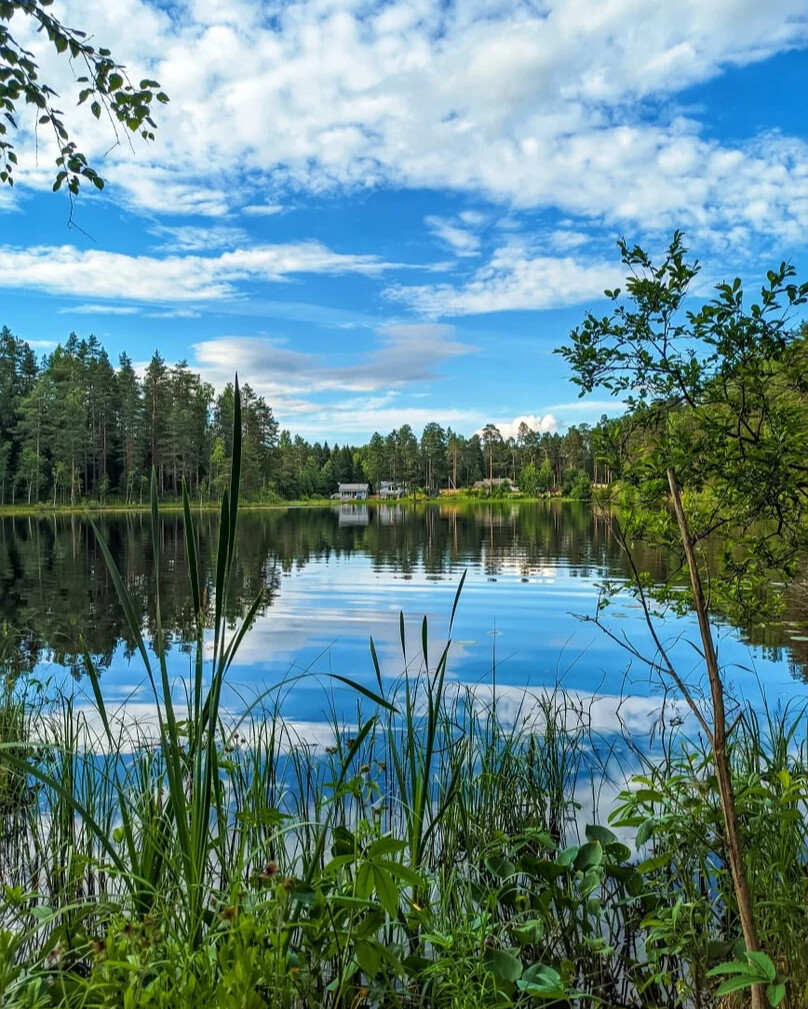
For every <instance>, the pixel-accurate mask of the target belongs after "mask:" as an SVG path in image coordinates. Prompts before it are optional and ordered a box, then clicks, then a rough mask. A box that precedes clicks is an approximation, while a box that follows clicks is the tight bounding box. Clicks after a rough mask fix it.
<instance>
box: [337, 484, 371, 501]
mask: <svg viewBox="0 0 808 1009" xmlns="http://www.w3.org/2000/svg"><path fill="white" fill-rule="evenodd" d="M337 493H338V494H339V499H340V501H366V500H367V498H368V484H366V483H341V484H340V485H339V490H338V492H337Z"/></svg>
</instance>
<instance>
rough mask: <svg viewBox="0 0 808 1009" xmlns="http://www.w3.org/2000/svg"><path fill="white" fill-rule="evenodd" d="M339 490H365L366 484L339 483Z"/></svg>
mask: <svg viewBox="0 0 808 1009" xmlns="http://www.w3.org/2000/svg"><path fill="white" fill-rule="evenodd" d="M339 489H340V490H341V491H343V490H367V489H368V484H366V483H341V484H340V485H339Z"/></svg>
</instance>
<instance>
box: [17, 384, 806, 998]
mask: <svg viewBox="0 0 808 1009" xmlns="http://www.w3.org/2000/svg"><path fill="white" fill-rule="evenodd" d="M239 415H240V401H239V396H238V392H236V431H235V446H236V451H235V452H234V457H235V458H236V459H238V458H239V452H238V450H237V449H238V445H239V439H240V434H239V427H240V424H239ZM184 508H185V523H186V538H187V553H188V558H189V574H190V578H191V588H192V593H193V599H194V607H195V612H196V614H197V622H196V641H195V650H194V653H193V675H192V676H191V678H190V682H189V684H188V686H187V690H186V698H185V704H184V705H183V706H182V707H180V706H179V705H178V704H177V703H175V701H174V700H173V697H172V683H171V682H170V679H169V675H168V670H167V663H166V650H165V642H164V639H163V633H162V626H161V621H160V600H159V594H158V596H157V598H156V601H155V607H156V624H155V626H156V640H155V653H156V657H157V658H156V664H153V660H152V658H151V657H150V655H149V653H148V651H147V649H146V646H145V643H144V641H143V639H142V636H141V629H140V628H139V627H138V626H137V624H136V621H135V620H134V618H133V608H132V606H131V604H130V603H129V599H128V595H127V591H126V586H125V583H124V581H123V578H122V576H121V575H120V573H119V572H118V571H117V569H116V568H115V565H114V563H113V561H112V558H111V557H110V556H109V553H108V551H106V548H105V547H104V552H105V556H106V558H107V563H108V564H109V566H110V572H111V576H112V578H113V580H114V582H115V585H116V588H117V590H118V594H119V597H120V600H121V605H122V607H123V609H124V612H125V613H126V616H127V620H128V621H129V624H130V631H131V633H132V634H133V636H134V640H135V641H136V642H137V646H138V650H139V651H140V655H141V659H142V661H143V662H144V667H145V669H146V674H147V678H148V682H149V685H150V688H151V691H152V696H153V699H154V702H155V706H156V710H157V714H158V719H157V725H156V731H155V735H156V739H153V738H151V737H150V736H149V734H148V733H147V731H146V730H145V728H144V727H141V726H138V725H134V726H126V725H122V724H120V723H119V722H118V720H117V719H116V718H115V717H114V713H112V712H110V711H108V709H107V707H106V705H105V702H104V698H103V695H102V691H101V686H100V682H99V677H98V674H97V672H96V670H95V669H94V667H93V664H92V662H91V660H90V658H89V656H88V655H87V654H86V650H85V666H86V670H87V676H88V679H89V682H90V684H91V687H92V690H93V692H94V699H95V706H94V711H93V712H90V713H88V712H83V713H82V712H78V711H76V710H75V709H74V708H73V706H72V702H71V700H70V699H64V700H63V701H62V703H61V705H60V706H59V707H57V709H56V711H55V713H51V714H50V715H49V716H48V719H47V732H46V731H45V729H44V728H43V719H38V718H37V719H36V721H37V724H36V725H35V726H34V727H33V732H31V730H30V728H29V729H26V731H25V732H24V733H21V738H19V739H8V738H7V739H6V740H5V741H4V742H2V743H0V754H2V757H3V760H4V765H3V767H4V768H5V769H7V770H9V771H10V772H11V773H13V774H14V775H17V776H19V780H21V781H25V783H26V788H27V787H28V785H29V784H33V785H34V786H35V788H36V790H37V799H38V801H37V802H36V803H31V802H28V803H24V804H23V805H22V806H21V807H20V810H18V812H19V813H20V816H21V817H22V819H21V820H18V823H19V824H20V825H21V827H22V830H21V831H19V832H18V833H17V834H16V835H14V837H12V838H11V841H10V844H6V846H5V847H4V849H3V854H4V858H6V859H7V863H6V864H8V865H9V866H11V863H13V873H12V872H11V871H10V872H9V874H8V875H7V874H6V873H4V877H3V878H4V882H5V881H9V885H7V886H6V888H5V890H4V893H3V899H2V907H0V916H2V917H1V919H0V921H1V924H0V996H2V999H3V1005H4V1006H8V1007H13V1009H22V1007H26V1009H30V1007H31V1006H40V1005H41V1006H45V1005H67V1006H77V1007H78V1006H109V1007H112V1006H120V1005H124V1006H127V1007H132V1009H135V1007H140V1006H144V1007H146V1006H149V1007H153V1006H156V1007H166V1009H168V1007H171V1009H176V1007H180V1009H184V1007H188V1009H191V1007H192V1006H198V1005H200V1004H205V1003H208V1004H210V1005H211V1006H213V1007H220V1006H221V1007H225V1006H227V1007H231V1006H232V1007H241V1006H244V1007H249V1009H262V1007H269V1006H271V1007H273V1009H274V1007H278V1009H304V1007H305V1009H309V1007H312V1009H314V1007H323V1009H348V1007H352V1009H358V1007H360V1006H368V1007H370V1006H375V1007H379V1009H382V1007H383V1009H388V1007H389V1009H393V1007H396V1009H399V1007H400V1009H414V1007H416V1006H418V1007H433V1006H434V1007H440V1009H444V1007H456V1009H461V1007H462V1009H465V1007H468V1006H471V1005H474V1006H477V1005H484V1006H496V1007H499V1006H513V1005H518V1006H529V1005H530V1006H532V1005H535V1004H542V1003H543V1004H545V1005H551V1006H552V1005H562V1004H568V1003H570V1002H581V1003H583V1004H586V1005H592V1006H594V1005H596V1004H597V1005H602V1004H611V1005H621V1006H623V1005H640V1004H646V1005H659V1006H674V1005H681V1004H690V1003H692V1004H695V1005H698V1006H706V1005H710V1004H712V1001H713V1000H714V998H715V991H716V988H717V983H718V982H717V981H715V980H712V979H711V978H709V977H708V974H707V971H708V969H709V967H710V966H711V965H712V963H713V962H714V961H715V960H716V959H720V958H722V957H726V956H727V955H728V953H729V952H731V946H732V943H733V942H734V941H735V939H736V938H737V934H738V930H737V922H736V917H735V912H734V909H733V904H732V891H731V887H730V886H729V885H728V881H727V875H726V871H725V870H724V868H723V859H722V853H721V851H720V849H719V848H718V847H717V843H716V838H717V837H719V836H720V833H719V831H718V830H717V824H718V823H719V820H718V807H717V800H716V794H715V785H714V782H713V781H712V779H711V778H710V776H709V773H708V766H709V765H708V762H707V761H706V759H705V760H700V757H699V754H698V753H697V752H694V750H693V749H692V747H691V748H690V749H689V750H688V751H687V752H686V753H685V754H684V755H683V756H679V755H678V754H676V753H674V751H673V750H671V751H669V752H668V754H667V755H666V757H665V759H664V760H663V762H662V763H661V764H660V765H653V766H649V768H648V769H647V772H646V774H645V778H646V781H645V782H640V787H636V786H635V787H632V788H631V789H629V790H627V791H626V793H625V794H624V796H623V797H622V800H621V806H620V808H619V810H618V813H617V816H616V820H615V822H616V823H617V824H621V825H624V826H626V827H628V828H630V829H632V830H638V831H639V832H640V834H641V835H642V836H641V840H642V842H643V845H642V846H641V847H642V848H643V850H642V853H641V855H640V856H639V858H640V860H639V861H638V859H637V858H634V857H633V856H632V852H631V851H630V849H629V848H628V847H627V846H626V845H624V844H622V843H621V841H620V840H619V839H618V838H617V837H616V836H615V834H614V833H613V832H612V831H611V830H609V829H607V828H605V827H603V826H598V825H596V824H595V825H589V826H587V827H586V829H585V831H584V832H583V835H582V836H581V837H580V838H579V837H577V835H576V829H577V826H578V824H577V819H576V813H577V809H576V800H575V795H576V785H577V784H578V782H579V780H580V778H581V776H582V775H584V774H585V773H586V770H587V762H586V761H587V759H588V755H589V754H590V753H591V751H592V746H591V740H590V739H589V737H588V733H587V728H586V717H585V716H586V713H585V711H581V710H577V709H576V708H575V706H574V705H573V704H572V702H571V700H570V698H569V697H567V696H566V695H564V694H563V693H556V694H550V695H545V696H542V697H541V698H540V699H539V701H538V703H539V704H540V705H541V706H543V710H542V711H541V713H540V716H539V717H538V718H536V717H535V713H534V716H533V717H531V718H530V719H527V720H525V719H521V718H519V717H517V718H516V719H515V720H514V724H513V725H512V727H511V728H508V727H506V726H505V725H503V723H502V721H501V719H500V718H499V717H498V716H497V711H496V705H495V703H494V701H493V700H492V701H491V702H490V703H488V704H486V703H484V702H481V699H480V696H479V695H478V694H476V693H475V692H474V691H473V690H463V689H458V688H456V687H454V686H451V685H450V684H449V682H448V681H447V675H446V674H447V662H448V654H449V651H448V649H449V645H448V644H447V646H446V648H445V649H444V650H443V651H442V652H441V655H440V657H439V659H438V662H437V663H436V664H435V666H434V667H433V666H431V665H430V663H429V661H428V656H429V648H428V644H429V640H428V639H429V628H428V626H427V623H426V621H424V623H423V625H422V635H421V649H420V654H418V655H416V656H408V655H407V650H406V642H405V638H404V633H403V617H402V623H401V644H402V651H403V658H404V672H403V674H402V676H401V677H400V679H399V680H398V681H395V682H393V683H387V681H385V679H384V678H383V677H382V674H381V669H380V664H379V661H378V658H377V655H376V650H375V646H374V645H373V644H372V643H371V661H372V663H373V668H374V670H375V674H376V688H375V689H374V690H368V689H367V688H364V687H361V686H357V685H356V684H353V683H352V682H351V681H343V682H347V683H348V684H349V685H350V686H352V687H354V688H355V689H356V691H357V715H356V727H355V728H354V729H352V730H351V731H350V732H347V731H345V730H344V728H343V726H342V724H341V723H340V721H339V719H338V717H337V715H336V712H334V713H333V715H332V717H333V731H334V746H333V748H332V750H333V752H331V753H329V754H326V755H325V756H322V755H320V754H318V753H315V752H313V751H312V749H311V748H310V747H307V746H306V745H305V744H302V743H301V742H300V740H298V739H297V738H296V737H295V735H294V731H293V729H292V727H290V726H289V725H287V724H286V723H285V722H284V720H283V717H282V710H281V703H280V695H281V688H278V690H277V691H276V692H275V693H271V694H268V695H266V696H265V697H263V698H259V699H258V701H256V702H254V703H253V704H251V705H249V706H248V708H247V711H246V712H245V713H244V714H243V715H242V716H240V718H238V719H237V720H235V721H233V720H231V719H230V718H229V717H228V716H227V713H225V712H223V711H222V710H221V697H222V687H223V684H224V679H225V676H226V675H227V672H228V669H229V668H230V666H231V664H232V662H233V659H234V656H235V655H236V651H237V648H238V645H239V643H240V642H241V640H242V639H243V636H244V634H245V633H246V632H247V630H248V628H249V626H250V623H251V621H252V619H253V616H254V614H255V612H256V609H257V607H258V605H259V603H260V600H256V602H255V603H254V605H253V607H252V608H251V609H250V610H249V611H248V613H247V615H246V617H245V619H244V621H243V622H242V624H241V626H240V627H239V628H238V630H237V631H235V633H234V634H233V635H232V636H228V633H227V627H226V621H225V618H224V614H225V612H226V599H227V590H228V585H229V576H230V572H231V570H232V565H233V563H234V558H235V532H236V521H237V513H238V466H236V467H235V468H234V470H233V473H232V475H231V485H230V489H229V492H228V494H227V495H226V496H225V499H224V500H223V502H222V514H221V524H220V530H219V549H218V554H217V564H216V575H215V585H214V586H213V588H214V591H215V596H214V614H213V647H212V655H211V657H210V661H209V664H206V662H205V651H204V647H203V646H204V640H203V636H204V633H205V626H204V619H203V609H204V597H205V590H204V588H203V586H202V585H200V582H199V573H198V565H197V562H196V537H195V531H194V523H193V520H192V516H191V512H190V507H189V503H188V499H187V494H186V495H184ZM157 518H158V515H157V495H156V487H155V484H154V482H153V485H152V522H153V531H154V554H155V581H156V582H157V580H158V577H159V565H160V550H159V546H160V544H159V537H158V535H157V529H158V522H157ZM456 606H457V600H455V607H456ZM453 617H454V610H453V612H452V619H453ZM451 623H452V621H451V620H450V637H451ZM368 705H370V706H371V709H372V713H371V715H370V717H367V716H366V713H365V710H363V706H364V708H365V709H366V708H367V706H368ZM89 714H92V715H93V717H92V718H90V717H88V716H89ZM537 725H538V728H536V726H537ZM10 731H12V732H13V731H16V730H14V729H13V728H11V730H10ZM794 732H795V729H794V727H793V724H792V723H791V722H789V721H788V720H786V719H781V720H779V721H777V720H771V721H770V723H769V724H768V725H767V726H766V727H765V729H764V728H761V726H760V724H759V723H756V722H755V721H754V720H752V718H751V716H750V717H749V718H748V719H747V721H746V722H745V723H744V724H743V725H742V726H741V735H740V737H739V738H740V740H742V742H739V743H738V745H737V749H736V751H735V753H734V766H735V768H736V774H737V775H738V778H739V781H743V782H746V786H745V787H743V788H739V795H741V796H742V798H743V801H744V803H745V804H746V805H745V807H744V810H745V812H744V817H745V823H746V825H747V827H746V829H748V830H749V831H750V834H751V835H752V837H753V839H754V840H755V841H756V842H757V841H759V842H760V846H759V854H756V855H755V857H756V858H758V859H759V861H758V862H757V863H756V866H755V872H754V873H752V874H751V875H752V876H753V879H758V878H759V880H760V890H759V893H760V895H761V903H763V898H766V899H767V900H770V902H771V909H770V913H767V915H764V914H763V913H761V920H762V921H764V922H768V925H765V924H764V926H763V934H764V935H766V936H767V941H770V942H771V946H770V948H771V949H772V950H773V951H775V953H776V957H775V960H776V963H777V966H778V969H781V970H782V972H783V973H787V974H788V976H789V977H790V978H793V979H794V980H793V985H792V989H791V990H792V991H793V992H794V994H793V996H791V998H792V1002H791V1004H792V1005H803V1004H804V1001H803V1002H801V1001H800V994H799V993H800V991H801V990H802V988H801V987H800V986H801V985H802V984H803V980H802V979H803V978H804V977H805V976H806V974H808V971H806V966H805V953H804V950H803V946H804V941H802V940H801V939H800V936H801V935H804V934H805V928H804V926H805V924H806V922H805V898H804V874H805V864H806V845H807V844H808V839H807V838H806V828H805V802H806V795H808V770H806V764H805V753H804V749H802V748H799V747H796V746H795V736H794ZM46 736H47V738H46ZM31 740H35V741H36V742H35V743H33V742H31ZM155 744H156V745H155ZM649 846H650V851H648V850H647V849H648V847H649ZM748 850H750V851H756V845H755V844H751V845H750V846H749V849H748ZM646 855H647V856H649V857H645V856H646ZM756 885H757V884H756ZM772 894H777V895H778V896H777V897H776V898H775V899H773V900H772V899H771V895H772ZM778 922H779V923H782V924H784V926H787V927H784V928H783V930H782V934H778V932H777V930H776V926H777V923H778ZM778 935H779V938H778Z"/></svg>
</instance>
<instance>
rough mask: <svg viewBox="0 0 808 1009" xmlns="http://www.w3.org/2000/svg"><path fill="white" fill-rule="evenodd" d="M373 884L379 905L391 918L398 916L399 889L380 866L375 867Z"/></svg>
mask: <svg viewBox="0 0 808 1009" xmlns="http://www.w3.org/2000/svg"><path fill="white" fill-rule="evenodd" d="M373 882H374V884H375V887H376V896H377V897H378V898H379V903H380V904H381V905H382V907H383V908H384V909H385V911H386V912H387V913H388V914H389V915H390V917H391V918H396V917H397V916H398V888H397V887H396V884H395V882H394V880H393V878H392V876H390V875H389V874H388V873H386V872H385V871H384V869H382V868H380V867H379V866H378V865H374V866H373Z"/></svg>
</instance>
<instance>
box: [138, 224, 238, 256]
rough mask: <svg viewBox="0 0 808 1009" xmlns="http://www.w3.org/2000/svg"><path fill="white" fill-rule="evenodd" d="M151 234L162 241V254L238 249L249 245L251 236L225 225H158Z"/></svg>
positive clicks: (160, 245)
mask: <svg viewBox="0 0 808 1009" xmlns="http://www.w3.org/2000/svg"><path fill="white" fill-rule="evenodd" d="M150 230H151V234H153V235H154V236H155V237H157V238H161V239H162V241H161V242H160V244H159V245H158V246H157V248H158V249H159V250H160V251H161V252H209V251H211V250H212V249H237V248H238V247H239V246H243V245H246V244H248V242H249V236H248V235H247V233H246V231H245V230H244V229H243V228H236V227H231V226H228V225H224V224H219V225H212V226H210V225H209V226H208V227H197V226H194V225H181V226H179V227H167V226H165V225H162V224H161V225H157V226H155V227H154V228H151V229H150Z"/></svg>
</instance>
